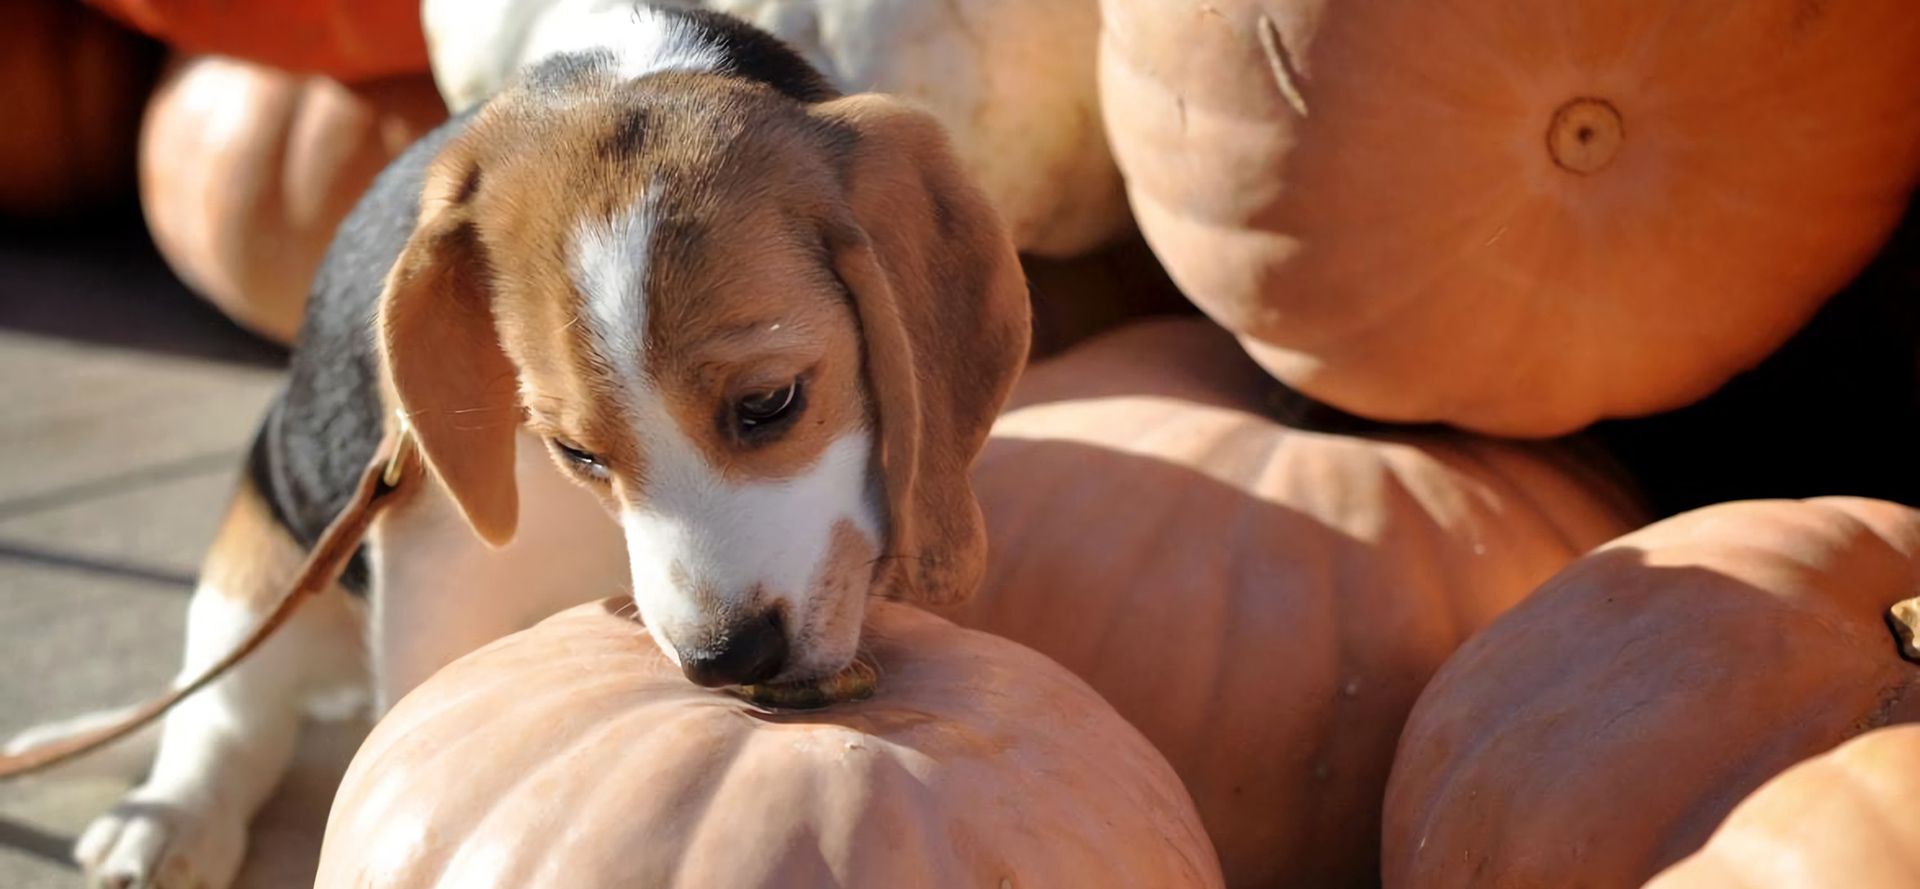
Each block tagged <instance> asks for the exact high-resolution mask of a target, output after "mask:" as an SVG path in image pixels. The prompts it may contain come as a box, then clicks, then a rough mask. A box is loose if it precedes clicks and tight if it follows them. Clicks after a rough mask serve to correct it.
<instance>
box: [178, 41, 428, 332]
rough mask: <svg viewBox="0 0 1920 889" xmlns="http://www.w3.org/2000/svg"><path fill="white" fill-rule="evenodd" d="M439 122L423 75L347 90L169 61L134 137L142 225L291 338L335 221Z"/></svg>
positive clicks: (214, 292) (244, 313)
mask: <svg viewBox="0 0 1920 889" xmlns="http://www.w3.org/2000/svg"><path fill="white" fill-rule="evenodd" d="M446 116H447V113H446V107H445V106H444V105H443V104H442V103H441V101H440V97H439V93H438V92H437V91H436V90H435V89H434V86H433V81H432V78H430V77H428V76H427V75H424V74H415V75H410V76H406V77H398V78H393V79H389V80H382V81H375V82H372V83H367V84H363V85H361V86H356V87H348V86H345V85H342V84H341V83H339V82H337V81H334V80H329V79H327V78H324V77H312V76H306V75H299V74H290V73H288V72H285V71H280V70H278V69H274V68H269V67H266V66H263V65H255V64H252V63H249V62H242V61H237V60H234V59H227V58H221V57H217V56H206V57H198V58H189V59H181V60H176V62H175V63H174V64H173V65H172V66H171V68H170V70H169V71H168V73H167V76H166V79H165V80H164V82H163V83H162V84H161V86H160V88H159V89H158V90H157V91H156V93H155V95H154V98H153V102H152V105H151V106H150V107H149V108H148V111H147V118H146V122H145V124H144V125H143V128H142V132H141V145H140V196H141V204H142V206H143V209H144V210H145V213H146V218H147V228H148V230H149V231H150V232H151V233H152V235H153V239H154V242H155V243H156V244H157V245H158V246H159V248H160V253H161V255H162V256H164V257H165V258H166V260H167V263H168V264H169V265H170V266H172V268H173V270H174V273H175V274H178V275H179V276H180V277H181V278H182V279H184V280H185V281H186V282H187V284H188V285H189V286H191V287H192V288H193V289H194V290H195V291H197V292H198V293H200V294H201V295H202V296H205V297H206V298H207V299H208V300H210V301H211V302H213V303H214V304H215V305H217V306H219V307H220V309H221V310H222V311H224V312H226V313H227V314H228V315H229V316H231V317H232V318H233V319H234V320H235V321H237V322H239V323H240V324H242V325H243V326H245V327H248V328H250V329H252V330H254V331H255V332H257V333H260V334H262V335H264V336H267V337H269V338H271V339H274V340H277V341H279V342H282V343H287V342H290V341H291V340H292V338H293V335H294V332H295V331H296V330H298V329H299V326H300V320H301V316H302V312H303V310H304V307H305V305H306V299H307V290H308V287H309V286H310V285H311V284H312V281H313V273H314V270H315V269H317V268H318V267H319V265H320V258H321V256H322V255H323V254H324V253H325V252H326V249H327V245H328V244H329V243H330V242H331V241H332V239H333V233H334V229H335V228H337V227H338V226H339V224H340V220H342V219H344V218H345V217H346V215H347V212H348V211H349V210H351V209H353V205H354V202H356V201H358V200H359V199H360V195H361V193H362V192H364V191H365V190H366V187H367V185H368V184H370V183H371V182H372V181H373V177H374V176H375V175H376V174H378V173H379V172H380V170H381V168H382V167H384V166H386V164H387V162H388V161H389V160H391V159H392V158H393V156H394V155H396V154H399V153H400V151H401V150H402V149H404V148H405V147H406V146H407V145H408V144H410V143H412V142H413V140H414V139H415V138H417V137H418V136H419V135H420V134H422V133H424V132H426V131H427V130H428V129H431V128H432V127H433V126H434V125H436V124H438V123H439V122H440V121H442V120H444V119H445V118H446Z"/></svg>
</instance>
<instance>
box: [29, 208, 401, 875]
mask: <svg viewBox="0 0 1920 889" xmlns="http://www.w3.org/2000/svg"><path fill="white" fill-rule="evenodd" d="M282 357H283V356H282V353H281V352H280V351H279V350H278V349H276V348H274V347H271V346H268V345H266V344H264V343H263V342H261V341H259V340H257V339H254V338H253V337H251V336H249V335H248V334H246V333H244V332H242V331H241V330H239V329H238V328H236V327H235V326H234V325H232V324H231V323H229V322H228V321H227V320H226V319H225V318H224V317H222V316H221V315H220V314H218V313H217V312H215V311H214V310H213V309H211V308H209V307H207V306H206V305H204V304H202V303H201V302H199V301H198V300H197V299H195V298H194V297H193V296H192V295H191V294H189V293H188V292H187V291H186V290H185V289H184V288H183V287H182V286H181V285H180V284H179V283H178V282H177V281H175V279H174V278H173V277H172V275H171V274H170V273H169V272H168V271H167V269H166V267H165V265H164V264H163V263H162V262H161V261H160V259H159V258H158V257H157V256H156V255H155V254H154V253H153V251H152V248H151V247H150V246H149V245H148V244H147V242H146V239H145V236H144V233H143V231H142V229H141V227H140V224H139V220H138V218H137V217H131V216H126V215H122V216H120V217H116V218H115V219H113V220H111V221H109V222H106V223H100V224H88V225H86V226H84V228H83V231H78V232H76V231H73V230H69V231H67V232H65V233H52V234H49V233H45V232H40V233H32V234H22V233H19V232H0V666H3V667H4V669H0V738H4V737H6V736H10V735H11V734H13V733H14V732H16V731H18V730H20V729H23V728H26V727H28V726H31V725H34V724H36V723H39V722H43V721H46V720H50V719H55V718H60V717H64V716H70V715H74V714H78V713H82V712H85V711H88V710H91V709H95V708H99V707H105V706H110V705H116V704H125V703H131V702H134V701H137V700H141V699H143V698H145V697H147V696H149V695H151V694H153V693H154V692H156V691H158V690H161V689H163V688H164V687H165V685H166V683H167V681H168V680H169V679H170V678H171V676H172V675H173V672H174V670H175V668H176V666H177V661H178V658H179V653H180V644H181V634H182V631H183V630H182V627H183V618H184V615H185V612H186V604H187V596H188V593H189V591H190V590H191V587H192V583H193V576H194V571H195V566H196V564H197V563H198V561H199V558H200V554H201V551H202V549H203V548H204V547H205V546H206V544H207V542H208V541H209V540H210V539H211V537H212V534H213V530H214V524H215V522H216V520H217V519H218V517H219V515H220V510H221V508H222V506H223V505H224V499H225V497H226V496H227V493H228V491H229V486H230V484H231V482H232V479H233V477H234V473H235V471H236V468H237V467H238V465H239V461H240V458H241V455H242V454H243V453H244V447H245V445H246V442H247V438H248V435H249V433H250V431H251V429H252V426H253V423H254V422H255V420H256V419H257V417H258V416H259V413H260V411H261V409H262V408H263V407H264V405H265V404H266V403H267V400H268V399H269V398H270V397H271V395H272V393H273V391H274V389H275V387H276V386H277V385H278V382H279V378H280V372H279V367H280V363H281V361H282ZM363 731H364V728H363V727H359V726H339V727H331V728H328V729H325V730H323V731H319V732H313V733H309V741H308V743H307V744H306V745H305V747H304V748H303V749H302V752H301V760H300V765H299V767H298V768H297V769H296V773H295V775H294V776H293V777H292V778H290V779H289V781H288V782H287V784H286V785H284V786H283V787H282V790H281V793H280V795H279V796H278V797H277V798H276V799H275V800H274V802H273V803H271V804H270V805H269V807H268V809H267V810H266V811H265V812H264V813H263V814H262V815H261V817H260V818H259V819H258V820H257V821H256V822H255V829H254V840H253V853H252V854H251V855H250V857H249V861H248V864H247V870H246V873H245V874H244V875H243V877H242V885H245V886H257V887H268V886H272V887H286V886H296V885H310V884H311V879H312V877H311V873H312V867H313V859H314V857H315V854H316V852H317V850H318V843H319V837H320V831H321V829H322V828H323V827H324V825H325V821H326V810H327V802H328V800H329V799H330V798H331V791H332V784H333V782H334V781H335V780H336V779H337V777H338V774H339V772H340V770H341V769H343V768H344V766H345V762H346V759H347V758H348V757H350V756H351V755H352V752H353V749H354V746H355V745H356V743H357V741H358V739H359V737H360V733H361V732H363ZM126 786H127V782H126V781H124V780H117V779H108V778H87V779H81V780H55V779H52V778H41V777H36V778H30V779H25V780H22V781H17V782H13V783H8V784H0V887H5V889H52V887H72V886H78V885H80V878H79V873H78V871H77V870H76V869H75V868H74V866H73V865H72V864H71V863H70V862H69V859H68V854H69V853H68V850H69V848H70V847H71V845H72V842H73V840H74V838H75V837H76V836H77V834H78V832H79V831H80V830H81V829H82V828H83V827H84V826H85V825H86V823H87V821H88V820H89V819H90V818H91V817H92V816H94V815H96V814H98V813H99V812H101V811H104V810H105V809H106V808H107V807H109V806H110V805H111V804H112V802H113V801H114V800H115V799H116V798H117V796H118V794H119V793H121V792H122V791H123V790H124V789H125V788H126Z"/></svg>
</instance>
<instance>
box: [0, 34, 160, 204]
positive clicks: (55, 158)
mask: <svg viewBox="0 0 1920 889" xmlns="http://www.w3.org/2000/svg"><path fill="white" fill-rule="evenodd" d="M158 62H159V55H158V53H157V52H156V51H155V49H154V47H153V46H151V45H150V44H149V43H148V42H147V41H144V40H142V39H141V38H140V37H139V36H138V35H136V34H133V33H132V32H129V31H126V30H125V29H123V28H121V27H119V26H118V25H115V24H114V23H113V22H111V21H108V20H107V19H106V17H104V16H102V15H100V14H99V13H96V12H93V11H92V10H89V9H87V8H86V7H84V6H81V5H79V4H77V3H74V2H72V0H16V2H12V3H9V4H8V5H7V9H6V27H5V28H4V29H3V30H0V109H4V110H5V112H6V120H5V124H4V126H0V216H11V217H16V218H30V217H44V216H49V215H58V214H64V213H69V212H72V211H77V210H84V209H88V208H90V207H92V206H94V205H97V204H99V203H102V202H105V201H109V200H112V199H115V198H120V197H124V196H126V195H129V194H131V192H132V190H133V150H134V141H135V138H136V135H137V133H138V131H139V126H140V108H141V105H143V104H144V103H145V102H146V98H147V91H148V89H149V88H150V87H151V86H152V85H153V77H154V72H155V69H156V68H157V66H158Z"/></svg>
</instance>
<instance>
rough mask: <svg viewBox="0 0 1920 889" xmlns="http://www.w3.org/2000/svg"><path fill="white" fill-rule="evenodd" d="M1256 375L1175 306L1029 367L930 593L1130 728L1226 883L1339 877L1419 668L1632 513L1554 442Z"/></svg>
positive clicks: (1362, 844)
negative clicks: (1361, 429) (1314, 402)
mask: <svg viewBox="0 0 1920 889" xmlns="http://www.w3.org/2000/svg"><path fill="white" fill-rule="evenodd" d="M1272 388H1273V387H1272V383H1271V381H1270V380H1269V379H1268V378H1267V377H1266V376H1265V375H1264V374H1263V373H1261V371H1260V369H1259V368H1258V367H1256V366H1255V365H1253V363H1252V362H1250V361H1248V360H1247V359H1246V357H1245V356H1244V355H1243V354H1241V352H1240V351H1239V350H1238V349H1236V348H1235V347H1234V343H1233V339H1232V337H1231V336H1230V335H1228V334H1227V333H1226V332H1224V331H1222V330H1220V329H1219V328H1217V327H1215V326H1213V325H1211V324H1209V323H1207V322H1205V321H1201V320H1174V321H1159V322H1151V323H1143V324H1138V325H1134V326H1132V327H1129V328H1124V329H1122V330H1120V331H1117V332H1114V333H1111V334H1107V335H1106V336H1103V337H1101V338H1099V339H1096V340H1093V341H1091V342H1089V343H1087V344H1085V345H1082V346H1080V347H1078V348H1076V349H1074V350H1073V351H1070V352H1068V353H1066V354H1065V355H1063V356H1061V357H1059V358H1056V359H1054V360H1052V361H1049V362H1043V363H1041V364H1038V365H1036V366H1034V367H1033V368H1031V369H1030V370H1029V371H1028V373H1027V375H1026V377H1025V378H1024V379H1023V380H1022V381H1021V382H1020V384H1019V386H1018V387H1017V388H1016V390H1015V393H1014V396H1013V402H1012V407H1011V408H1010V409H1009V410H1008V412H1007V413H1006V414H1005V415H1004V416H1003V417H1002V418H1001V420H1000V421H999V422H998V423H997V424H996V425H995V427H994V430H993V435H992V437H991V438H990V439H989V441H988V444H987V446H986V448H985V450H984V451H983V452H982V456H981V457H980V461H979V463H978V468H977V470H976V473H975V476H974V490H975V492H976V493H977V495H978V496H979V498H980V502H981V507H982V509H983V511H984V513H985V515H986V520H987V527H988V533H989V535H990V553H991V557H990V560H989V565H988V569H987V578H986V581H985V583H984V584H983V585H982V587H981V590H980V592H979V594H978V595H977V596H976V597H974V598H973V599H972V600H971V601H969V602H967V603H965V604H963V605H961V606H959V607H958V608H956V609H955V611H954V612H953V614H954V616H955V617H956V619H957V620H959V621H961V622H963V623H965V624H967V625H970V626H975V627H979V628H981V629H985V630H987V631H989V632H994V633H1000V634H1003V635H1006V636H1008V637H1009V638H1012V639H1014V640H1015V641H1018V642H1023V643H1025V644H1027V645H1031V646H1033V647H1035V648H1037V649H1039V650H1040V651H1041V652H1043V653H1045V654H1047V655H1049V656H1050V657H1052V658H1054V659H1055V660H1058V661H1059V662H1060V663H1062V664H1064V665H1066V666H1067V667H1068V668H1070V669H1072V670H1073V671H1075V672H1076V673H1079V674H1080V675H1081V676H1082V677H1084V678H1085V679H1086V680H1087V681H1088V682H1089V683H1091V684H1092V685H1093V687H1094V688H1096V689H1098V690H1099V691H1100V693H1101V694H1102V695H1103V696H1105V697H1106V698H1107V700H1109V701H1111V702H1113V705H1114V706H1115V707H1116V708H1117V709H1119V711H1120V713H1121V714H1122V715H1124V716H1126V717H1127V718H1128V719H1129V720H1131V721H1132V722H1133V723H1134V724H1135V725H1137V726H1139V727H1140V729H1141V731H1143V732H1145V733H1146V735H1147V737H1148V738H1149V739H1151V740H1152V741H1153V742H1154V744H1155V746H1157V747H1159V748H1160V751H1161V752H1162V753H1164V754H1166V756H1167V758H1168V760H1169V761H1170V762H1172V763H1173V766H1174V768H1175V769H1176V770H1177V771H1178V772H1179V773H1180V776H1181V778H1182V779H1184V780H1185V782H1186V785H1187V789H1188V790H1189V791H1191V792H1192V793H1193V797H1194V801H1195V803H1196V804H1198V806H1199V807H1200V814H1201V817H1202V818H1203V819H1205V822H1206V826H1207V831H1208V833H1209V834H1210V835H1211V836H1212V837H1213V841H1214V845H1215V847H1216V848H1217V849H1218V850H1219V852H1220V856H1221V862H1222V867H1223V869H1224V870H1225V872H1226V876H1227V882H1228V884H1229V885H1232V886H1242V887H1253V886H1303V887H1304V886H1315V887H1317V886H1356V885H1366V884H1368V883H1370V882H1372V881H1373V880H1374V879H1375V874H1376V872H1377V863H1376V862H1377V860H1378V852H1377V850H1378V836H1379V832H1378V824H1379V813H1380V803H1381V795H1382V793H1383V791H1384V789H1385V785H1386V780H1387V770H1388V767H1389V765H1390V764H1391V762H1392V758H1393V745H1394V740H1395V739H1396V738H1397V737H1398V736H1399V733H1400V725H1401V721H1402V719H1403V718H1404V717H1405V716H1406V713H1407V710H1408V709H1409V708H1410V707H1412V706H1413V701H1414V698H1415V696H1416V695H1418V694H1419V693H1420V688H1421V686H1422V685H1424V684H1425V683H1426V680H1427V678H1428V676H1430V675H1431V674H1432V672H1433V671H1434V670H1435V669H1437V668H1438V667H1439V666H1440V663H1441V662H1442V661H1443V660H1445V659H1446V657H1447V655H1448V654H1450V653H1451V652H1452V651H1453V650H1454V648H1455V646H1457V645H1459V644H1460V642H1461V641H1462V640H1463V639H1465V638H1466V637H1467V636H1468V635H1469V634H1471V633H1472V632H1473V631H1474V630H1475V629H1476V628H1478V627H1480V626H1482V625H1484V624H1485V623H1487V622H1488V621H1489V620H1491V619H1492V618H1493V617H1494V616H1495V615H1498V614H1499V613H1501V612H1502V611H1503V610H1505V609H1506V608H1508V607H1509V606H1511V605H1512V604H1513V603H1514V602H1516V601H1518V600H1519V599H1520V597H1522V596H1523V595H1525V594H1526V593H1527V592H1528V591H1529V590H1531V589H1532V588H1533V587H1534V586H1535V585H1536V584H1538V583H1539V582H1540V581H1541V580H1543V579H1544V578H1546V577H1547V576H1548V575H1550V574H1552V573H1553V572H1554V571H1555V570H1557V569H1558V568H1560V567H1561V566H1562V565H1564V564H1565V563H1567V562H1568V561H1570V560H1572V559H1574V558H1576V557H1577V556H1579V554H1580V553H1582V552H1584V551H1585V550H1586V549H1587V548H1589V547H1591V546H1593V545H1595V544H1598V543H1600V542H1602V541H1605V540H1607V539H1609V538H1611V537H1613V536H1614V535H1616V534H1619V533H1621V532H1622V531H1624V530H1626V529H1627V528H1629V527H1632V526H1633V525H1635V524H1636V523H1637V521H1638V513H1637V510H1636V509H1635V508H1634V507H1633V505H1632V503H1631V501H1630V500H1628V499H1627V498H1626V497H1624V496H1622V494H1621V493H1620V491H1619V489H1618V488H1617V487H1616V486H1615V485H1614V484H1613V483H1612V482H1611V480H1610V479H1609V478H1607V477H1604V476H1603V475H1602V474H1601V473H1599V472H1597V471H1596V470H1594V469H1592V468H1590V467H1589V466H1587V465H1586V464H1585V463H1584V462H1583V461H1582V460H1581V459H1578V458H1576V457H1575V455H1573V454H1572V453H1570V452H1568V451H1566V450H1561V449H1557V448H1547V447H1528V446H1521V445H1514V444H1507V443H1500V442H1493V441H1481V440H1475V439H1472V438H1468V437H1465V436H1459V435H1435V436H1429V437H1411V436H1410V437H1405V438H1397V439H1384V438H1383V439H1367V438H1356V437H1346V436H1339V435H1329V434H1322V433H1315V432H1307V431H1302V430H1298V429H1293V428H1289V427H1287V426H1285V425H1282V424H1280V423H1278V422H1276V421H1274V420H1273V419H1270V418H1269V417H1268V416H1265V415H1263V409H1264V404H1263V398H1264V396H1265V394H1266V393H1267V392H1268V391H1269V390H1270V389H1272ZM1088 885H1091V884H1088Z"/></svg>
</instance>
